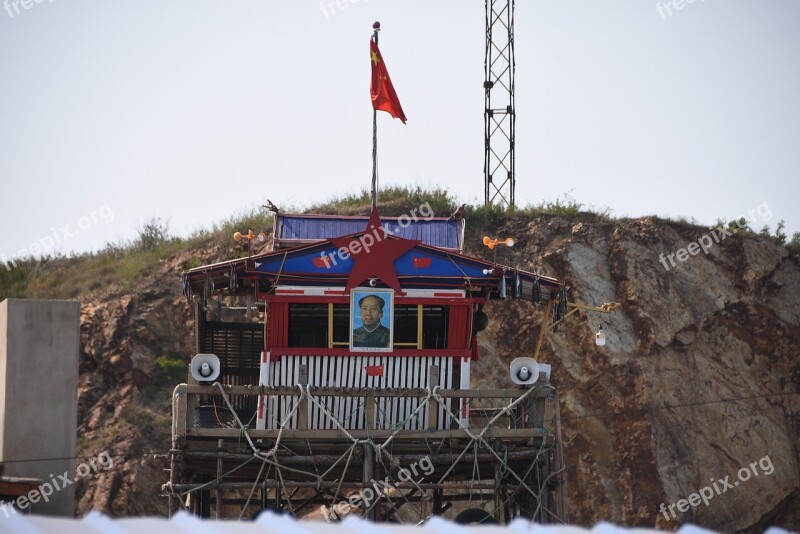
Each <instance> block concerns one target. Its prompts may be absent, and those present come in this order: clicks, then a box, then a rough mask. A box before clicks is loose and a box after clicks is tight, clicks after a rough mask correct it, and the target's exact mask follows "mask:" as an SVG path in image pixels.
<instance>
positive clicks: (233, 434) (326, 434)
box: [186, 427, 552, 443]
mask: <svg viewBox="0 0 800 534" xmlns="http://www.w3.org/2000/svg"><path fill="white" fill-rule="evenodd" d="M281 432H282V433H281ZM395 432H397V434H395ZM247 433H248V434H249V435H250V437H251V438H253V439H276V438H277V437H278V434H279V433H281V439H282V440H284V441H288V440H309V441H341V440H343V439H347V436H346V435H345V434H344V433H343V432H342V431H340V430H292V429H283V431H280V430H253V429H251V430H248V431H247ZM347 433H348V434H349V435H350V436H352V437H353V438H355V439H370V438H371V439H373V440H375V441H378V440H385V439H387V438H389V437H391V436H394V439H393V441H394V442H395V443H396V442H398V441H403V440H426V439H427V440H437V439H450V438H456V439H458V438H461V439H471V438H470V435H469V434H467V432H466V431H465V430H462V429H450V430H400V431H395V430H348V431H347ZM186 434H187V436H188V437H192V438H230V439H234V440H237V439H239V437H240V435H241V430H239V429H238V428H190V429H187V431H186ZM483 437H484V438H486V439H489V438H507V439H519V440H525V439H530V438H543V437H546V438H548V441H550V440H551V439H552V436H551V435H550V433H549V432H543V431H542V430H541V429H538V428H520V429H513V428H494V427H493V428H489V429H488V430H486V432H485V433H484V434H483Z"/></svg>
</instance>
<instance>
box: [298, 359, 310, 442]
mask: <svg viewBox="0 0 800 534" xmlns="http://www.w3.org/2000/svg"><path fill="white" fill-rule="evenodd" d="M299 374H300V380H299V382H298V383H299V384H300V385H301V386H307V385H308V365H307V364H305V363H304V364H301V365H300V373H299ZM296 392H297V390H295V393H296ZM297 428H298V429H299V430H306V429H308V397H301V398H300V404H299V405H298V407H297Z"/></svg>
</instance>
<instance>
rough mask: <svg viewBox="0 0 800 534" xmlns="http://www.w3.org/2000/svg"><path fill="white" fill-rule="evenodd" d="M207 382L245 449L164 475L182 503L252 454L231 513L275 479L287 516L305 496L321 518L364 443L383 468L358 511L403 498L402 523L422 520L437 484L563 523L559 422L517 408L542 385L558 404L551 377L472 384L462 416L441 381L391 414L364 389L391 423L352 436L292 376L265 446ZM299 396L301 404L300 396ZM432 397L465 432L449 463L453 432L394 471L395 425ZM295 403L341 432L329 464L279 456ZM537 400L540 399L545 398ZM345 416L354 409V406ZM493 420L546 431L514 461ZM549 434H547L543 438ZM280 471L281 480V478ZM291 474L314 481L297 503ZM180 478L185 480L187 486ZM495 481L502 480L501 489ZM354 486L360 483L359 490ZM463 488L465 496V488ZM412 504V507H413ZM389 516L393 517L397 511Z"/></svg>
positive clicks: (494, 508) (471, 500) (500, 512)
mask: <svg viewBox="0 0 800 534" xmlns="http://www.w3.org/2000/svg"><path fill="white" fill-rule="evenodd" d="M182 387H183V388H185V385H183V384H182V385H181V386H178V387H177V388H176V389H175V393H174V395H173V452H176V451H175V450H174V449H175V443H176V439H175V438H176V435H177V432H178V429H177V427H176V425H175V423H174V421H175V419H176V415H177V411H178V410H177V404H178V402H180V400H181V399H182V398H183V397H184V396H185V389H184V390H181V388H182ZM214 387H216V389H217V390H218V391H219V395H220V397H221V398H222V400H223V402H224V405H225V406H227V409H228V411H229V413H230V414H231V415H232V418H233V420H234V421H235V426H234V423H232V424H231V426H233V427H234V428H237V429H238V430H239V438H240V441H241V440H244V442H245V443H246V446H245V448H246V449H247V450H249V454H250V456H248V457H247V458H246V459H244V460H242V461H241V462H240V463H239V464H238V465H235V466H234V467H233V468H231V469H229V470H228V471H226V472H225V473H222V474H221V475H218V476H216V477H215V478H213V479H212V480H209V481H207V482H204V483H202V484H194V485H191V487H190V488H189V489H183V490H182V491H176V489H175V487H174V486H173V484H172V483H171V482H169V483H167V484H165V485H164V486H163V487H162V489H163V492H164V494H165V495H167V496H169V497H170V498H172V499H175V500H177V501H178V502H179V503H180V505H181V506H182V507H185V506H186V505H185V503H184V500H185V499H186V497H187V496H188V495H191V494H193V493H196V492H199V491H207V490H210V489H214V488H216V487H218V484H219V483H221V482H222V481H223V480H224V479H226V478H228V477H230V476H231V475H233V474H234V473H236V472H237V471H239V470H240V469H242V468H244V467H245V466H247V465H250V464H251V463H252V462H260V466H259V470H258V474H257V475H256V477H255V480H254V481H253V483H252V486H250V489H249V492H248V495H247V498H246V500H245V503H244V505H243V507H242V509H241V512H240V513H239V518H242V517H244V514H245V513H246V510H247V507H248V506H250V505H251V503H252V501H253V499H254V497H255V496H256V494H257V491H258V489H259V487H260V485H261V484H262V481H263V482H264V483H265V482H266V481H267V480H274V481H276V482H277V483H278V484H277V486H273V487H276V491H277V492H278V493H277V496H276V501H277V502H282V503H285V506H286V507H287V508H288V511H289V512H290V513H291V514H292V515H293V516H300V515H302V514H300V512H302V511H303V509H304V508H306V507H307V506H308V504H309V503H314V502H321V503H323V506H324V510H325V512H324V513H328V514H329V518H336V517H338V516H339V515H340V513H338V512H340V511H341V512H344V511H346V512H348V513H351V512H352V511H353V510H352V508H349V506H343V505H342V503H347V502H348V500H352V494H351V495H345V492H346V488H345V487H344V482H345V476H344V475H345V474H346V473H347V472H348V468H350V466H351V463H352V461H353V459H354V457H355V456H357V455H359V453H361V454H363V452H362V451H363V450H364V448H369V449H370V450H371V453H372V454H371V456H372V458H373V459H374V463H375V465H376V466H380V468H381V469H382V472H383V473H384V474H386V478H385V479H384V480H383V481H376V480H375V479H374V478H373V479H372V480H371V482H372V483H373V484H372V487H374V488H375V491H374V492H371V493H373V494H377V495H375V496H374V498H371V499H362V503H361V505H360V506H359V507H358V508H360V510H361V512H362V513H363V514H365V515H366V514H369V513H370V512H372V511H373V510H375V512H377V510H376V507H378V506H379V505H380V504H381V503H383V507H382V508H383V510H384V512H383V517H382V518H379V519H388V518H389V517H390V516H392V515H393V514H397V512H398V511H399V509H400V508H401V507H404V505H406V504H409V505H411V506H405V507H404V508H403V510H404V514H405V517H404V522H412V523H420V522H422V521H424V520H425V519H427V517H428V513H427V512H426V510H427V508H430V507H431V506H432V505H428V506H427V508H426V507H425V506H421V503H431V502H432V501H433V500H434V496H433V491H434V489H439V490H440V491H441V493H440V494H439V496H438V498H439V500H440V501H447V500H448V497H451V498H453V497H455V496H458V500H460V501H464V502H466V503H467V506H468V507H480V508H481V509H484V510H486V511H487V512H488V513H489V514H491V515H492V516H493V517H504V518H505V520H506V521H508V520H509V519H510V518H511V517H513V516H516V515H523V516H524V517H527V518H529V519H536V520H538V521H542V522H548V523H564V520H565V518H564V517H562V515H563V513H559V511H558V510H557V509H556V508H557V506H555V500H554V499H553V498H552V493H553V488H554V487H557V486H558V485H559V484H560V483H561V479H562V478H563V471H564V467H563V465H561V464H562V463H563V462H562V461H561V458H560V449H559V447H560V444H559V443H558V441H557V436H556V428H555V427H556V425H557V424H558V421H557V419H558V416H557V413H553V414H550V417H549V418H545V416H544V414H543V413H540V414H538V417H537V418H536V420H535V421H534V422H531V421H530V419H531V416H530V412H529V411H528V410H520V408H521V407H523V406H526V407H529V406H532V403H533V402H535V398H536V397H538V398H542V397H543V395H542V393H543V392H542V390H543V389H546V390H547V391H546V395H544V397H545V398H546V399H547V400H548V401H550V402H554V403H555V404H556V405H557V402H558V400H557V397H556V392H555V390H554V389H553V388H552V387H551V386H549V385H543V386H541V385H540V386H535V387H531V388H529V389H526V390H510V391H509V392H508V396H507V397H503V398H481V397H480V390H478V393H479V395H478V397H477V398H472V399H469V413H470V416H469V417H470V424H469V425H467V424H465V423H464V421H463V420H461V419H460V418H459V411H458V410H452V409H450V406H449V402H448V401H449V400H452V398H449V399H448V398H444V397H443V396H442V395H441V394H440V387H439V386H435V387H433V388H424V392H425V395H424V397H419V398H420V401H419V403H418V404H417V405H416V406H415V407H414V409H413V410H410V411H409V412H408V413H407V414H405V415H404V417H402V418H398V420H397V421H394V422H390V421H389V418H390V416H389V415H388V414H386V413H382V412H381V409H380V404H379V403H378V402H376V399H375V398H369V400H367V398H366V397H358V399H359V402H360V406H359V408H360V409H362V410H365V409H366V405H365V403H366V402H375V409H376V417H377V418H383V422H384V423H391V424H382V425H381V426H382V428H384V429H385V428H389V430H390V433H389V434H388V435H386V434H385V432H384V433H382V434H381V437H380V438H378V437H376V436H372V435H370V432H369V431H370V428H369V426H370V425H368V424H367V425H365V429H366V430H367V437H366V438H359V437H356V436H355V435H353V433H352V432H351V431H350V429H349V428H348V427H347V425H348V421H347V419H349V417H346V418H344V420H340V419H339V418H337V416H336V414H335V413H333V412H332V411H331V409H330V408H329V407H328V405H327V403H326V402H323V401H322V400H321V399H320V398H318V396H316V395H314V394H313V393H312V391H311V388H310V387H309V386H308V385H297V386H296V388H297V396H296V397H295V402H292V403H290V404H289V406H290V409H288V411H286V412H285V413H283V414H281V415H282V417H283V419H282V420H280V421H277V430H278V432H277V435H276V436H275V438H274V442H272V444H271V447H269V448H267V449H264V445H263V443H261V444H257V440H254V439H253V437H252V436H251V434H250V431H251V430H252V427H251V425H252V423H253V419H254V418H255V414H253V417H252V418H251V419H250V420H249V421H248V422H247V423H244V422H243V421H242V419H241V418H240V416H239V414H238V413H237V411H236V410H235V409H234V405H233V403H232V402H231V398H230V395H229V394H228V392H227V391H226V386H224V385H223V384H220V383H219V382H215V383H214ZM520 392H522V393H521V395H519V396H518V397H514V395H515V394H519V393H520ZM303 400H305V401H306V403H303V402H300V401H303ZM431 403H436V404H437V405H438V407H439V408H444V413H446V414H448V417H449V418H450V421H449V422H450V423H451V425H452V426H453V427H454V428H458V429H460V430H461V431H463V436H462V437H460V438H459V440H458V445H457V447H456V448H455V449H452V445H451V449H450V450H451V454H449V455H448V458H450V457H453V456H454V458H453V459H452V461H450V462H449V465H448V462H447V461H445V462H444V463H442V462H441V461H440V460H441V458H442V456H441V451H442V448H443V447H444V446H445V444H446V443H450V444H452V443H453V440H445V439H438V440H430V439H427V438H423V439H421V440H420V441H419V442H420V443H421V444H423V446H424V448H426V449H427V458H428V460H429V461H430V462H431V472H430V473H417V472H416V469H415V470H414V475H415V476H406V477H403V476H402V473H401V471H403V470H404V466H403V465H401V462H400V460H399V459H398V458H397V457H395V456H394V455H393V454H392V450H393V445H394V443H395V441H396V439H397V436H398V435H400V433H401V432H403V430H404V429H405V427H406V425H407V424H408V422H409V421H411V420H412V419H415V418H418V419H420V420H421V418H422V416H423V414H424V413H425V412H424V410H427V409H429V407H430V405H431ZM215 406H216V405H215ZM301 406H303V407H304V409H305V407H306V406H307V407H309V408H310V407H314V408H315V409H317V410H319V412H320V413H322V414H324V415H325V416H326V417H328V418H330V420H331V421H333V423H334V426H335V429H336V431H338V432H337V437H336V438H334V439H338V440H342V441H343V442H344V443H345V444H346V447H345V449H344V451H343V452H342V453H341V454H339V455H338V457H336V459H335V460H334V461H333V462H332V463H331V464H330V465H326V466H323V467H321V466H319V465H317V462H316V461H314V463H313V466H312V467H311V469H307V468H306V469H303V468H298V467H297V466H290V465H287V464H286V463H285V462H282V460H283V459H284V458H285V456H284V455H285V454H286V453H287V452H291V450H290V449H288V448H286V447H284V445H283V443H282V441H283V437H284V436H283V435H284V431H285V430H286V429H288V428H290V423H291V421H292V418H293V417H294V416H295V415H296V414H297V413H298V410H299V409H300V407H301ZM541 406H544V403H542V405H541ZM542 409H543V408H542ZM350 415H352V412H351V414H350ZM271 417H275V415H274V414H271ZM217 418H218V417H217ZM378 420H380V419H378ZM475 424H479V425H480V426H479V428H470V426H473V425H475ZM498 425H500V426H507V427H508V428H509V429H514V430H518V429H523V428H531V427H532V425H534V426H535V425H539V426H537V428H539V429H540V430H541V431H542V436H544V437H542V438H539V439H530V440H529V441H528V445H529V448H528V449H527V450H526V452H527V453H528V455H527V456H526V457H525V458H526V460H525V461H523V462H520V461H517V462H512V461H510V459H509V457H510V456H513V455H514V454H515V453H514V452H513V451H512V452H509V449H508V447H507V445H506V444H505V443H504V442H503V440H502V439H497V438H494V437H492V435H491V429H492V428H495V427H497V426H498ZM220 426H222V424H220ZM361 435H363V433H361ZM548 437H549V438H550V439H547V438H548ZM305 443H306V444H307V447H308V457H310V458H312V459H313V458H315V454H314V450H313V448H312V443H311V441H310V440H306V442H305ZM295 444H296V443H295ZM243 445H244V444H243ZM279 452H283V453H284V455H279V454H278V453H279ZM487 453H488V456H487ZM470 454H471V456H472V462H471V464H472V465H471V468H472V472H471V476H470V478H469V480H468V481H467V482H466V483H462V484H460V485H459V487H458V488H456V489H448V484H453V483H454V482H455V477H454V475H455V474H456V472H457V471H458V468H459V467H461V470H460V473H461V475H460V476H462V477H463V476H464V475H463V471H464V466H467V467H469V463H468V462H469V456H468V455H470ZM423 456H424V455H423V454H420V458H423ZM407 457H408V456H407V455H406V458H407ZM479 457H482V458H483V459H484V462H483V465H484V467H485V466H486V461H485V460H486V458H487V457H488V458H489V459H490V460H492V462H491V464H492V467H493V468H492V469H491V470H490V472H488V473H487V472H485V471H486V470H485V469H484V472H481V463H482V462H481V461H479ZM431 458H434V459H435V460H436V463H438V464H439V465H440V466H441V467H445V469H444V471H443V472H442V474H438V473H435V472H434V469H433V464H434V461H432V460H430V459H431ZM528 458H529V461H528ZM542 466H547V468H545V469H543V468H542ZM324 467H326V468H324ZM405 471H406V475H409V472H408V470H405ZM270 476H271V477H272V478H270ZM292 477H294V478H292ZM287 479H289V480H288V482H287ZM295 479H302V480H311V481H313V482H314V484H312V486H314V487H313V488H312V489H313V490H314V495H313V496H312V497H311V498H308V499H306V501H305V502H302V503H300V505H298V506H296V507H293V506H292V502H293V499H292V497H293V496H294V494H291V495H290V494H288V493H287V492H288V489H289V488H290V487H291V486H292V485H293V484H292V480H295ZM326 482H327V483H326ZM361 482H363V484H364V487H365V488H366V487H368V484H367V481H364V480H362V481H361ZM181 486H182V487H184V488H185V487H186V486H187V485H186V484H184V485H181ZM331 486H333V487H331ZM350 486H351V488H350V489H352V484H351V485H350ZM380 487H382V488H383V490H382V491H381V490H380V489H379V488H380ZM506 487H507V488H506ZM264 488H266V484H264ZM503 488H506V489H504V490H502V489H503ZM501 490H502V491H501ZM362 491H364V492H366V489H363V490H362ZM465 492H466V495H464V494H465ZM487 497H488V498H487ZM562 498H563V494H562ZM412 499H413V500H412ZM415 503H416V504H418V505H419V506H414V505H415ZM521 503H526V506H525V510H523V506H522V504H521ZM562 504H563V503H562ZM217 506H219V504H218V505H217ZM487 506H490V508H489V509H488V510H487V509H486V507H487ZM408 510H415V511H416V517H409V516H408V514H409V512H408ZM431 510H432V508H431ZM395 517H397V516H396V515H395Z"/></svg>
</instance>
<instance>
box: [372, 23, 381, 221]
mask: <svg viewBox="0 0 800 534" xmlns="http://www.w3.org/2000/svg"><path fill="white" fill-rule="evenodd" d="M372 29H373V30H374V31H373V32H372V38H373V39H374V40H375V46H378V32H379V31H381V23H380V22H378V21H375V22H374V23H373V24H372ZM377 207H378V110H376V109H374V108H373V109H372V209H375V208H377Z"/></svg>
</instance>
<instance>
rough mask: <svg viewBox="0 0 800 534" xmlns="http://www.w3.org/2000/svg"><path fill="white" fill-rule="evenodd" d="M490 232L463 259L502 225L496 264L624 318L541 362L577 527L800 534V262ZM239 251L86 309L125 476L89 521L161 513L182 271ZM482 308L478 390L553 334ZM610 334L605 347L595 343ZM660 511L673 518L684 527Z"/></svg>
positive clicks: (565, 228) (88, 489) (602, 320)
mask: <svg viewBox="0 0 800 534" xmlns="http://www.w3.org/2000/svg"><path fill="white" fill-rule="evenodd" d="M488 219H489V218H488V217H484V218H483V219H481V220H479V221H475V220H471V219H470V218H469V217H468V218H467V229H468V233H467V240H468V245H467V250H466V253H468V254H471V255H483V254H484V253H485V252H484V250H485V249H483V247H480V248H479V247H478V244H479V241H480V236H482V235H483V233H484V231H487V228H489V227H491V230H490V231H487V233H491V235H497V236H514V237H515V238H516V239H517V246H515V247H514V248H513V249H503V250H502V251H500V253H499V257H498V261H502V262H503V263H507V264H511V265H516V266H519V267H521V268H524V269H528V270H533V269H535V270H539V271H540V272H542V273H543V274H547V275H551V276H557V277H558V278H560V279H563V280H566V281H567V283H568V284H569V286H571V289H570V291H569V295H570V301H577V302H581V303H586V304H593V305H599V304H601V303H603V302H611V301H616V302H620V303H621V304H622V308H621V309H620V310H619V311H617V312H616V313H614V314H611V315H598V314H586V313H582V312H581V313H579V314H576V315H574V316H572V317H570V318H569V319H568V320H567V324H566V325H565V327H563V328H561V329H559V331H558V332H557V333H552V334H551V335H549V336H548V338H547V339H546V342H545V344H544V347H543V350H542V355H541V357H540V360H541V361H543V362H547V363H551V364H552V365H553V373H552V377H553V378H552V382H553V384H554V385H555V386H556V387H557V388H559V390H560V395H561V413H562V418H563V432H564V455H565V459H566V462H567V465H568V470H567V491H568V510H569V518H568V519H569V522H570V523H578V524H583V525H590V524H593V523H594V522H597V521H600V520H610V521H613V522H615V523H619V524H624V525H649V526H652V525H656V526H659V527H664V528H674V527H676V526H677V525H678V524H680V523H683V522H692V523H695V524H699V525H703V526H707V527H709V528H713V529H716V530H719V531H725V532H731V531H737V530H743V531H753V532H759V531H761V530H763V528H764V527H765V526H767V525H782V526H784V527H786V528H793V529H795V530H800V442H798V436H799V435H800V396H798V394H797V393H798V391H800V348H798V347H800V259H798V255H797V254H796V253H793V252H791V251H790V250H789V249H787V248H786V247H785V246H783V245H780V244H778V243H776V242H775V240H774V239H772V238H769V237H765V236H760V235H754V234H750V233H743V232H742V233H739V234H736V235H733V236H730V237H727V238H726V239H725V240H722V241H720V242H719V243H714V244H713V246H712V247H710V248H708V253H707V254H706V253H704V252H702V251H700V252H699V253H698V254H696V255H688V256H687V257H688V259H686V260H685V261H683V262H681V261H677V263H676V266H674V267H673V266H672V265H670V263H669V262H668V261H667V265H668V267H669V269H667V268H665V267H664V264H663V263H662V262H661V260H660V258H659V255H660V254H662V253H663V254H664V255H665V258H666V257H668V255H669V254H671V253H673V254H674V253H676V251H678V250H679V249H682V248H686V247H687V245H688V244H689V243H692V242H697V241H698V239H700V238H701V237H702V236H704V235H706V234H708V233H709V230H708V229H707V228H701V227H696V226H691V225H685V224H678V223H670V222H665V221H660V220H656V219H651V218H643V219H638V220H624V221H614V220H609V219H607V218H603V217H600V216H597V215H592V214H578V215H571V216H568V217H562V216H556V215H540V216H519V217H510V218H509V217H499V218H497V219H496V220H493V221H491V223H489V222H487V220H488ZM236 253H238V251H236V250H234V249H232V248H230V247H227V246H221V245H214V244H213V242H211V241H208V242H206V243H205V244H201V245H198V246H196V247H194V248H192V249H190V250H176V251H175V253H174V254H172V255H170V256H168V257H166V258H164V259H162V260H161V261H159V262H158V263H156V264H155V265H153V266H151V267H149V268H147V269H146V270H144V271H143V272H142V273H141V275H140V276H138V277H137V278H136V279H134V280H133V283H131V284H130V287H125V288H123V287H105V288H103V287H100V288H95V289H93V290H92V291H89V292H87V293H84V294H81V295H78V296H77V298H79V299H80V300H81V302H82V314H81V340H82V347H81V363H80V373H81V375H80V376H81V380H80V391H79V396H80V397H79V421H80V427H79V428H78V436H79V446H80V451H81V453H82V454H85V455H87V456H90V455H95V454H97V453H98V452H100V451H102V450H108V451H109V452H110V454H111V455H112V457H113V458H114V460H115V468H114V469H112V470H110V471H108V472H104V473H102V475H101V476H100V477H98V478H97V479H94V480H91V481H86V482H83V481H82V482H81V484H82V485H79V487H78V493H77V495H78V499H79V501H78V510H79V513H80V514H85V513H86V512H87V511H89V510H90V509H97V510H101V511H103V512H105V513H108V514H111V515H113V516H126V515H140V514H164V513H165V512H166V500H165V499H164V498H162V497H159V488H160V485H161V483H162V482H164V481H165V480H166V475H165V474H164V473H163V472H162V469H163V468H164V466H165V462H164V460H163V459H162V458H160V457H159V456H158V455H159V454H163V453H164V452H166V450H167V449H168V447H169V432H170V392H171V389H172V387H173V385H174V384H175V383H177V382H178V381H181V379H182V377H183V376H185V363H186V362H188V358H190V357H191V355H192V354H193V339H192V324H191V319H190V311H189V306H188V305H187V303H186V302H185V301H184V300H182V299H181V297H180V294H179V290H178V283H179V279H180V272H181V271H182V270H183V269H184V268H186V266H187V265H199V264H201V263H212V262H214V261H218V260H220V259H225V258H228V257H230V255H232V254H236ZM680 257H681V256H678V258H680ZM486 311H487V312H488V314H489V316H490V318H491V323H490V327H489V329H488V330H486V331H484V332H483V333H481V334H480V337H481V346H482V353H481V354H482V355H481V360H480V362H479V363H478V365H477V369H476V370H475V373H476V376H477V377H478V378H479V380H480V383H481V386H483V387H488V386H491V385H493V384H494V383H499V381H500V380H505V379H506V376H507V362H508V361H509V359H510V358H513V357H516V356H520V355H529V354H531V353H532V351H533V346H534V343H535V339H536V334H537V328H538V327H536V325H537V324H538V323H539V321H540V320H541V310H539V309H537V308H535V307H533V306H532V305H530V304H528V303H521V302H515V301H503V302H493V303H491V304H490V305H489V306H487V310H486ZM600 324H602V326H603V328H604V330H605V332H606V334H607V339H608V343H607V345H606V346H605V347H603V348H600V347H597V346H595V344H594V338H593V333H594V332H595V331H596V330H597V328H598V326H600ZM760 460H762V462H761V463H760V464H759V461H760ZM754 462H755V468H754V469H755V471H757V473H758V476H755V475H753V476H752V477H750V478H749V480H746V481H741V483H740V484H738V485H735V486H733V487H731V488H730V489H727V491H725V492H720V493H715V494H714V496H713V497H712V498H711V499H710V500H708V505H705V504H704V503H703V502H701V503H700V504H699V506H689V507H688V508H689V509H688V511H687V512H685V513H679V512H678V509H676V507H675V506H674V504H675V503H678V502H679V501H680V500H681V499H686V498H689V496H690V495H691V494H693V493H696V492H700V491H701V489H702V488H704V487H706V486H711V485H712V483H714V482H715V481H717V480H719V481H720V482H719V483H718V484H717V486H720V485H722V482H721V480H724V479H725V477H729V480H730V483H731V484H733V482H734V481H737V482H738V481H739V480H740V478H739V474H740V471H739V470H740V469H741V468H747V469H750V468H749V467H748V466H750V465H751V464H752V463H754ZM767 464H769V465H771V466H772V467H773V469H772V470H770V469H769V468H768V465H767ZM742 476H744V475H742ZM722 489H725V488H724V487H723V488H722ZM662 503H663V504H664V505H665V506H666V507H667V508H666V509H667V510H668V507H669V505H673V510H675V511H676V513H677V515H676V517H675V518H674V519H673V518H672V516H671V515H670V514H669V512H666V514H665V513H662V512H661V511H660V510H659V506H660V505H661V504H662Z"/></svg>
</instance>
